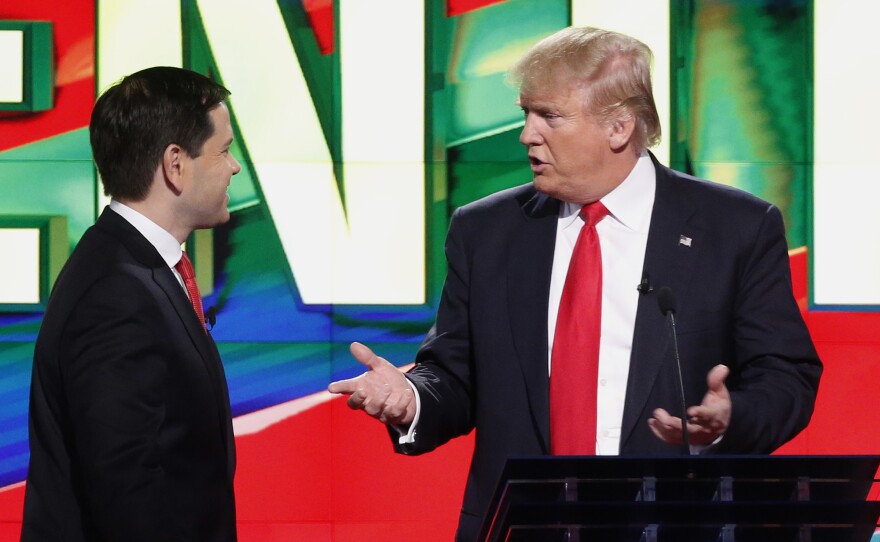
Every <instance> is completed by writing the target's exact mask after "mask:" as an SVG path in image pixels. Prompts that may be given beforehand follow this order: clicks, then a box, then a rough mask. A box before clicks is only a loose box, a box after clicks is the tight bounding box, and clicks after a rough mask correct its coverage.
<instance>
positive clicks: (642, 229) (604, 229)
mask: <svg viewBox="0 0 880 542" xmlns="http://www.w3.org/2000/svg"><path fill="white" fill-rule="evenodd" d="M655 190H656V171H655V170H654V164H653V163H652V162H651V158H650V157H649V156H648V154H647V153H642V155H641V156H640V157H639V159H638V161H637V162H636V165H635V167H634V168H633V170H632V171H631V172H630V174H629V176H627V178H626V179H624V181H623V182H622V183H621V184H620V185H619V186H618V187H617V188H615V189H614V190H612V191H611V192H610V193H609V194H608V195H606V196H605V197H604V198H602V199H601V201H602V204H603V205H605V207H606V208H607V209H608V213H609V214H608V216H606V217H605V218H604V219H602V220H601V221H600V222H599V223H598V224H597V225H596V233H598V235H599V244H600V246H601V248H602V324H601V332H600V333H601V338H600V340H599V385H598V387H597V405H596V409H597V410H596V454H597V455H617V453H618V451H619V447H620V429H621V422H622V420H623V405H624V401H625V398H626V383H627V377H628V375H629V360H630V355H631V354H632V341H633V331H634V330H635V322H636V309H637V308H638V302H639V295H640V294H639V292H638V290H636V287H637V286H638V285H639V283H640V282H641V279H642V267H643V266H644V262H645V247H646V246H647V244H648V229H649V227H650V225H651V211H652V210H653V207H654V193H655ZM580 209H581V206H580V205H577V204H572V203H564V204H563V205H562V207H561V209H560V211H559V222H558V224H557V230H556V249H555V252H554V255H553V271H552V274H551V277H550V303H549V308H548V311H547V336H548V338H549V340H548V344H547V359H548V360H549V363H550V364H552V352H553V338H554V335H555V332H556V317H557V313H558V311H559V301H560V299H561V298H562V288H563V286H564V285H565V277H566V275H567V274H568V264H569V262H570V261H571V254H572V252H573V250H574V245H575V242H576V241H577V238H578V235H579V234H580V232H581V228H582V227H583V225H584V221H583V219H582V218H581V217H580V215H579V211H580ZM548 370H549V371H550V372H551V373H552V370H553V368H552V366H551V367H549V368H548Z"/></svg>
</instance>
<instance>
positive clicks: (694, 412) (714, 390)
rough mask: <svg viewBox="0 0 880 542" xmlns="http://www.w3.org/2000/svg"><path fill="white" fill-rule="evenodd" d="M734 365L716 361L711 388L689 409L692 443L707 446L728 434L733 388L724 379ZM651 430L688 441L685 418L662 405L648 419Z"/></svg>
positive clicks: (669, 438)
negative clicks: (699, 401) (684, 425)
mask: <svg viewBox="0 0 880 542" xmlns="http://www.w3.org/2000/svg"><path fill="white" fill-rule="evenodd" d="M729 374H730V369H729V368H727V366H725V365H716V366H715V367H713V368H712V370H711V371H709V375H708V376H707V377H706V383H707V384H708V386H709V390H708V391H707V392H706V395H705V396H704V397H703V402H702V403H701V404H700V405H699V406H692V407H690V408H688V409H687V415H688V420H687V432H688V439H689V441H690V443H691V444H693V445H699V446H705V445H709V444H712V443H713V442H715V441H716V440H717V439H718V437H720V436H722V435H724V433H725V432H726V431H727V427H728V426H729V425H730V411H731V403H730V392H729V391H728V390H727V386H725V385H724V381H725V380H726V379H727V375H729ZM648 425H649V426H650V427H651V431H653V432H654V434H655V435H656V436H657V438H659V439H660V440H662V441H663V442H666V443H668V444H681V443H682V442H684V439H683V438H682V434H681V418H679V417H677V416H672V415H671V414H669V413H668V412H666V411H665V410H664V409H662V408H658V409H656V410H654V417H653V418H651V419H650V420H648Z"/></svg>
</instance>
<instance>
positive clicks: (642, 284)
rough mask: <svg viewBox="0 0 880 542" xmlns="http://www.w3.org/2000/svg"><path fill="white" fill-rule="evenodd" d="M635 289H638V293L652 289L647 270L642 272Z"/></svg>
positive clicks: (651, 290) (644, 292)
mask: <svg viewBox="0 0 880 542" xmlns="http://www.w3.org/2000/svg"><path fill="white" fill-rule="evenodd" d="M636 290H638V291H639V293H640V294H646V293H648V292H653V291H654V288H653V287H652V286H651V276H650V275H649V274H648V272H647V271H645V272H643V273H642V280H641V281H639V284H638V286H636ZM664 314H666V313H664Z"/></svg>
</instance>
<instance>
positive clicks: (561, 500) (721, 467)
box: [480, 455, 880, 542]
mask: <svg viewBox="0 0 880 542" xmlns="http://www.w3.org/2000/svg"><path fill="white" fill-rule="evenodd" d="M878 465H880V456H721V455H715V456H713V455H705V456H672V457H635V456H622V457H608V456H601V457H537V458H535V457H532V458H511V459H509V460H508V462H507V464H506V466H505V468H504V471H503V473H502V476H501V479H500V482H499V485H498V487H497V489H496V491H495V495H494V497H493V499H492V501H491V504H490V507H489V511H488V513H487V515H486V518H485V519H484V522H483V527H482V530H481V534H480V540H487V541H505V542H519V541H523V542H525V541H528V542H543V541H554V542H555V541H560V542H561V541H565V542H591V541H598V542H630V541H631V542H765V541H768V542H769V541H772V542H782V541H786V542H787V541H790V542H826V541H827V542H868V541H869V540H870V539H871V537H872V535H873V533H874V529H875V527H876V525H877V518H878V516H880V501H877V500H867V497H868V495H869V492H871V490H872V486H873V484H874V483H875V482H876V480H875V476H876V474H877V468H878ZM875 491H876V489H875Z"/></svg>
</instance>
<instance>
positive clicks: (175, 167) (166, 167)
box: [162, 143, 186, 194]
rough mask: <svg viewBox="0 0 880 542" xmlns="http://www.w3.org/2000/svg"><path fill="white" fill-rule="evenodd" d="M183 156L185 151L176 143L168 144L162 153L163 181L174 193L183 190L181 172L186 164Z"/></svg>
mask: <svg viewBox="0 0 880 542" xmlns="http://www.w3.org/2000/svg"><path fill="white" fill-rule="evenodd" d="M184 157H186V151H185V150H183V148H182V147H181V146H180V145H178V144H177V143H172V144H170V145H168V146H167V147H165V152H163V153H162V173H163V176H164V177H165V183H166V185H167V186H168V187H169V188H170V189H171V190H173V191H174V193H175V194H180V193H181V192H183V173H184V167H185V165H186V164H185V161H184Z"/></svg>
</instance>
